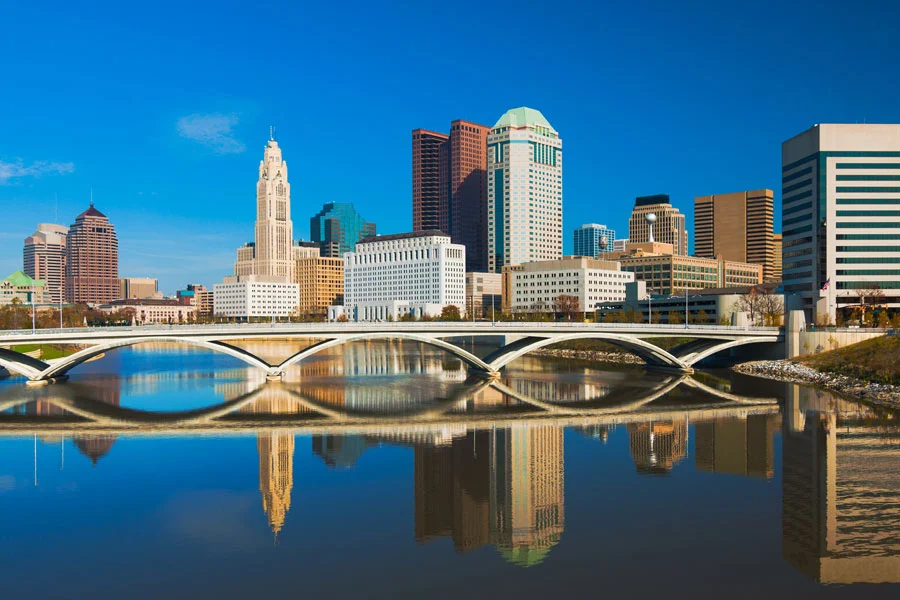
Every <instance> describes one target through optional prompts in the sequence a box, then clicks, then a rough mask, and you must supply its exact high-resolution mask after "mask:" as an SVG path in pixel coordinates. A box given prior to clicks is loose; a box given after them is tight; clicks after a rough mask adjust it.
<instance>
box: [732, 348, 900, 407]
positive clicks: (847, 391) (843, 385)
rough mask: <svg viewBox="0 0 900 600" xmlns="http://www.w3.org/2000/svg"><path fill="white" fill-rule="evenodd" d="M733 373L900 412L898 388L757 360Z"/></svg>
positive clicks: (896, 386) (804, 366) (787, 363)
mask: <svg viewBox="0 0 900 600" xmlns="http://www.w3.org/2000/svg"><path fill="white" fill-rule="evenodd" d="M732 369H734V370H735V371H736V372H738V373H743V374H744V375H753V376H755V377H764V378H766V379H775V380H777V381H784V382H787V383H802V384H806V385H814V386H817V387H821V388H825V389H828V390H831V391H833V392H838V393H840V394H843V395H846V396H850V397H853V398H856V399H858V400H862V401H863V402H867V403H869V404H874V405H878V406H884V407H886V408H892V409H900V386H898V385H891V384H889V383H877V382H871V381H863V380H861V379H857V378H855V377H849V376H847V375H838V374H834V373H828V372H825V371H819V370H817V369H814V368H812V367H809V366H807V365H803V364H799V363H796V362H793V361H791V360H758V361H753V362H747V363H742V364H739V365H735V366H733V367H732Z"/></svg>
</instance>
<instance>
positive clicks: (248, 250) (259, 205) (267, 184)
mask: <svg viewBox="0 0 900 600" xmlns="http://www.w3.org/2000/svg"><path fill="white" fill-rule="evenodd" d="M255 234H256V237H255V243H254V244H253V245H250V244H247V245H244V246H243V247H241V248H239V249H238V253H237V263H235V266H234V273H235V275H236V276H238V277H246V276H248V275H253V276H255V277H256V278H257V280H258V281H279V282H291V281H293V280H294V260H293V251H292V247H293V244H294V242H293V239H294V227H293V223H292V222H291V185H290V183H288V168H287V162H285V161H284V160H282V157H281V148H279V147H278V142H276V141H275V138H274V137H273V136H270V139H269V142H268V143H267V144H266V149H265V153H264V155H263V160H261V161H260V163H259V181H258V182H257V184H256V227H255Z"/></svg>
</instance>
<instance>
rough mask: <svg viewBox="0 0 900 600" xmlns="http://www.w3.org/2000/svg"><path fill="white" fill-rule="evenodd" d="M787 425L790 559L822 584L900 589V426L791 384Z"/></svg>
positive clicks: (785, 510)
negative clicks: (897, 585)
mask: <svg viewBox="0 0 900 600" xmlns="http://www.w3.org/2000/svg"><path fill="white" fill-rule="evenodd" d="M786 387H787V397H786V401H785V414H784V419H783V425H782V429H783V435H782V448H783V470H784V473H783V488H784V490H783V499H782V534H783V545H782V550H783V555H784V558H785V560H786V561H787V562H788V563H790V564H791V565H793V566H794V567H795V568H797V569H798V570H800V571H802V572H804V573H806V574H807V575H809V576H810V577H812V578H813V579H815V580H816V581H819V582H822V583H835V584H849V583H857V582H867V583H897V582H900V427H898V422H897V421H896V420H895V419H890V420H884V419H882V418H879V417H878V415H877V413H876V412H875V411H874V410H873V409H871V408H868V407H865V406H862V405H859V404H856V403H852V402H847V401H844V400H841V399H839V398H837V397H835V396H833V395H831V394H829V393H827V392H822V391H818V390H813V389H809V388H801V387H800V386H797V385H793V384H789V385H787V386H786Z"/></svg>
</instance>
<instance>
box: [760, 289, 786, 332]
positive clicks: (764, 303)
mask: <svg viewBox="0 0 900 600" xmlns="http://www.w3.org/2000/svg"><path fill="white" fill-rule="evenodd" d="M759 310H760V313H761V314H762V324H763V325H766V326H769V327H778V326H779V325H781V322H782V321H783V320H784V300H783V299H782V298H781V296H779V295H777V294H768V293H766V294H761V295H760V296H759Z"/></svg>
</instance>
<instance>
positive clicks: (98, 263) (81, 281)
mask: <svg viewBox="0 0 900 600" xmlns="http://www.w3.org/2000/svg"><path fill="white" fill-rule="evenodd" d="M65 290H66V301H67V302H70V303H73V304H104V303H106V302H110V301H112V300H116V299H118V298H119V240H118V238H117V237H116V229H115V227H114V226H113V224H112V223H110V222H109V219H108V218H107V216H106V215H104V214H103V213H102V212H100V211H99V210H97V209H96V208H94V204H93V202H91V205H90V207H89V208H88V209H87V210H85V211H84V212H82V213H81V214H80V215H78V216H77V217H76V218H75V223H73V224H72V226H71V227H69V233H68V235H67V236H66V283H65Z"/></svg>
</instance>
